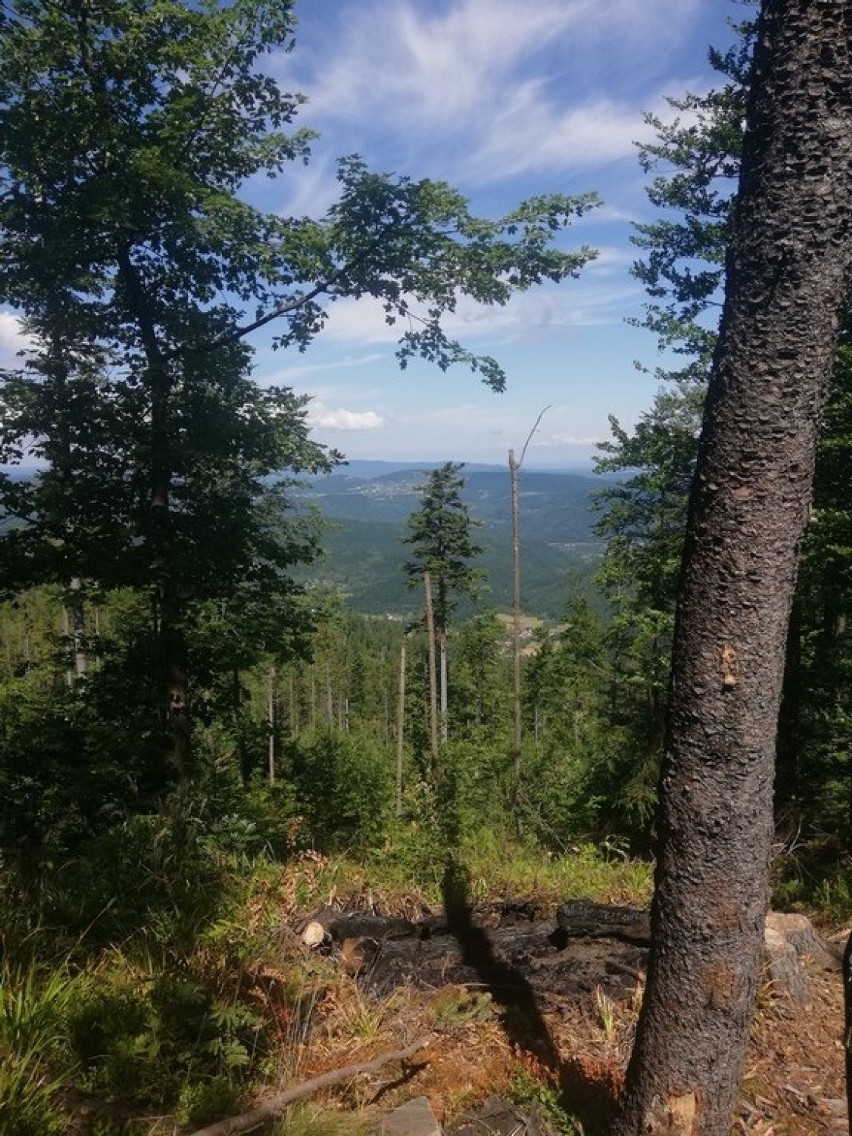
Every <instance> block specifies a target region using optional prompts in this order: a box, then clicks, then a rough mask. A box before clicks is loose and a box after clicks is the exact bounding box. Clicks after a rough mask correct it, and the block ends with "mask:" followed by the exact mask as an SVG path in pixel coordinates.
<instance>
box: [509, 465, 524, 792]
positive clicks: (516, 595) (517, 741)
mask: <svg viewBox="0 0 852 1136" xmlns="http://www.w3.org/2000/svg"><path fill="white" fill-rule="evenodd" d="M524 448H526V447H524ZM520 468H521V466H520V462H516V461H515V451H514V450H509V479H510V482H511V492H512V706H513V714H514V730H513V733H512V766H513V771H514V778H515V787H514V796H515V803H516V804H517V798H518V793H519V792H520V788H521V742H522V737H521V730H522V719H521V540H520V509H519V505H518V473H519V472H520Z"/></svg>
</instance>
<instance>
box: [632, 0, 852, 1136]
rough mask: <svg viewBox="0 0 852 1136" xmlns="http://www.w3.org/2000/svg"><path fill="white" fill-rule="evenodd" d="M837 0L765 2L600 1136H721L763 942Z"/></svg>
mask: <svg viewBox="0 0 852 1136" xmlns="http://www.w3.org/2000/svg"><path fill="white" fill-rule="evenodd" d="M850 30H852V2H850V0H845V2H842V3H841V2H833V3H815V2H813V0H785V2H783V3H782V2H781V0H765V3H764V5H763V10H762V13H761V19H760V28H759V32H758V46H757V49H756V57H755V74H754V77H753V81H752V90H751V96H750V102H749V112H748V118H747V130H746V136H745V145H744V153H743V162H742V175H741V182H740V192H739V197H738V200H737V206H736V210H735V220H734V230H733V235H732V242H731V246H730V251H729V256H728V265H727V294H726V299H725V307H724V312H723V317H722V326H721V334H720V340H719V345H718V348H717V352H716V357H715V359H714V365H713V373H712V378H711V383H710V389H709V393H708V402H707V408H706V412H705V420H704V427H703V431H702V438H701V445H700V451H699V460H698V469H697V473H696V478H695V482H694V485H693V492H692V499H691V502H690V517H689V528H688V534H687V542H686V549H685V553H684V566H683V573H682V578H681V587H680V595H679V603H678V617H677V625H676V630H675V642H674V653H673V665H672V685H671V699H670V709H669V718H668V729H667V738H666V747H665V755H664V761H663V769H662V777H661V805H660V820H659V834H660V835H659V841H660V843H659V849H658V860H657V865H658V866H657V878H656V893H655V897H654V904H653V909H652V934H653V948H652V953H651V960H650V967H649V973H648V985H647V991H646V995H645V1000H644V1004H643V1008H642V1013H641V1016H640V1021H639V1028H638V1034H637V1039H636V1045H635V1049H634V1053H633V1057H632V1059H631V1062H630V1067H629V1070H628V1076H627V1087H626V1092H625V1100H624V1107H623V1112H622V1115H621V1117H620V1120H619V1122H618V1124H617V1125H616V1127H615V1129H614V1131H615V1132H616V1133H617V1134H618V1136H627V1134H630V1136H639V1134H640V1133H642V1134H643V1136H647V1134H650V1136H656V1134H662V1133H667V1134H672V1133H674V1134H678V1136H693V1134H694V1136H698V1134H700V1136H725V1134H727V1133H728V1132H729V1131H730V1124H731V1113H732V1110H733V1106H734V1103H735V1100H736V1094H737V1088H738V1085H739V1081H740V1078H741V1075H742V1070H743V1064H744V1059H745V1052H746V1045H747V1042H748V1033H749V1024H750V1021H751V1016H752V1011H753V1005H754V998H755V992H756V987H757V980H758V973H759V966H760V960H761V953H762V946H763V928H764V915H765V909H766V899H767V875H768V874H767V861H768V854H769V846H770V838H771V832H772V774H773V761H774V751H775V733H776V726H777V720H778V709H779V703H780V698H781V687H782V677H783V670H784V648H785V644H786V639H787V624H788V618H789V613H790V605H791V601H792V594H793V587H794V583H795V576H796V567H797V557H798V547H799V542H800V540H801V537H802V534H803V532H804V528H805V524H806V522H807V517H808V510H809V500H810V492H811V482H812V475H813V465H814V453H815V444H816V433H817V422H818V418H819V414H820V409H821V406H822V403H823V399H824V394H825V389H826V385H827V380H828V376H829V374H830V371H831V366H832V358H833V353H834V347H835V342H836V336H837V331H838V324H839V318H840V312H841V307H842V304H843V301H844V298H845V297H846V294H847V285H848V281H849V272H850V261H852V257H850V203H849V187H850V185H852V69H850V62H849V47H850V44H849V36H850Z"/></svg>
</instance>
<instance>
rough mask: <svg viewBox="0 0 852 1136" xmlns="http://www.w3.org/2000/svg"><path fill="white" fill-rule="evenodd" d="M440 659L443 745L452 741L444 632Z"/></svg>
mask: <svg viewBox="0 0 852 1136" xmlns="http://www.w3.org/2000/svg"><path fill="white" fill-rule="evenodd" d="M438 658H439V667H440V675H441V717H440V721H441V745H444V746H445V745H446V744H447V742H448V741H449V740H450V723H449V718H448V716H447V715H448V711H449V699H448V695H447V632H446V630H442V631H441V633H440V635H439V636H438Z"/></svg>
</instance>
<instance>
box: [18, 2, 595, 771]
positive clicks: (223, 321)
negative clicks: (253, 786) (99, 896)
mask: <svg viewBox="0 0 852 1136" xmlns="http://www.w3.org/2000/svg"><path fill="white" fill-rule="evenodd" d="M292 32H293V15H292V4H291V3H289V2H287V0H284V2H282V3H280V4H276V5H274V6H273V7H270V6H269V5H268V4H266V3H264V2H262V0H236V2H234V3H230V4H218V3H215V2H211V3H209V4H207V3H205V4H202V5H187V4H182V3H177V2H175V0H134V2H132V3H122V4H114V3H111V2H108V0H58V2H54V0H50V2H49V3H48V2H46V0H10V2H9V3H8V4H6V5H4V7H3V9H2V13H0V108H2V125H0V237H2V242H3V249H4V253H3V258H2V263H0V301H2V302H3V303H5V304H9V305H12V306H13V307H15V308H16V309H17V310H18V311H20V312H21V313H22V314H23V315H25V316H26V318H27V322H28V326H29V329H30V331H31V333H32V334H33V335H34V336H35V337H36V340H37V343H38V344H39V349H38V352H37V354H36V356H35V358H34V359H33V360H32V366H31V367H30V368H29V369H28V370H26V371H24V372H23V373H8V374H6V375H5V376H4V377H3V385H2V396H0V397H2V403H3V411H4V413H3V416H2V419H3V433H2V439H0V462H2V463H8V462H15V461H18V462H25V461H27V460H28V459H30V458H32V457H36V458H38V459H39V460H40V461H44V462H47V463H48V466H47V471H46V472H45V473H44V474H43V475H42V476H41V477H40V478H39V479H38V480H37V481H36V482H33V483H31V484H30V485H29V486H26V487H23V488H22V486H21V483H20V482H13V480H12V479H10V478H3V479H0V509H2V511H3V512H6V513H10V514H13V515H14V516H15V517H16V518H17V522H18V527H17V529H15V531H14V535H13V536H12V537H11V538H10V539H8V540H4V541H3V544H2V557H3V560H4V565H3V574H4V575H5V576H6V579H7V581H8V583H9V586H12V585H13V584H14V583H15V582H16V581H19V580H21V579H27V580H29V581H32V580H36V579H40V580H59V581H60V582H62V583H63V584H68V583H69V582H70V580H72V579H81V580H83V581H84V583H86V584H90V583H94V584H96V585H98V586H101V587H113V586H116V585H117V584H133V585H134V586H136V587H141V588H143V589H144V590H145V591H146V592H147V594H148V595H149V597H150V600H151V603H152V608H153V620H152V626H153V628H154V631H155V634H154V644H153V651H152V660H153V675H154V677H155V680H156V681H155V685H156V686H157V691H158V698H157V701H158V704H159V712H160V717H161V721H162V725H163V730H164V734H165V736H166V738H167V744H168V748H169V750H170V757H171V760H172V762H173V764H174V765H176V766H177V767H179V768H180V769H181V771H182V772H184V773H186V772H187V771H188V769H189V764H190V762H189V738H190V734H191V710H192V707H191V703H190V699H191V695H192V681H191V673H190V670H189V669H188V668H191V665H192V659H191V643H190V639H191V626H192V623H193V608H194V606H197V605H203V604H204V603H207V602H220V603H221V602H222V601H223V600H225V601H227V603H228V604H230V603H231V602H232V600H233V598H234V597H233V589H234V587H235V582H236V581H243V580H248V581H249V582H250V584H251V589H253V594H256V593H257V592H258V591H259V590H263V588H264V587H266V591H267V592H269V591H270V588H271V586H272V585H275V586H277V585H278V583H282V581H283V579H284V576H283V574H284V572H285V569H286V565H287V563H292V560H293V559H294V557H295V558H296V559H298V558H299V557H300V556H301V555H302V554H305V555H310V553H311V547H312V546H311V543H310V540H309V539H308V538H307V537H306V536H305V534H304V533H303V532H300V531H299V530H298V528H295V529H292V530H289V531H290V532H293V533H294V534H295V536H294V539H293V540H292V541H291V540H290V539H289V537H288V536H286V534H285V539H284V540H283V541H280V540H279V541H278V547H277V548H276V547H275V545H276V541H275V539H273V538H275V537H276V536H277V537H280V536H281V535H282V534H281V532H280V531H279V532H278V533H277V534H276V533H275V525H274V524H273V522H272V521H271V518H270V514H269V511H268V510H265V507H264V502H265V500H266V498H267V493H266V489H267V486H268V476H269V475H270V474H271V473H273V472H274V471H279V470H282V469H284V470H296V471H298V470H300V469H306V470H317V469H319V468H323V467H327V466H328V464H329V461H330V460H332V455H327V454H325V453H324V452H323V451H322V449H321V448H320V447H318V446H316V445H315V444H313V443H311V442H310V441H309V440H308V438H307V435H306V432H305V424H304V407H303V405H302V403H301V401H300V400H299V399H297V398H296V397H295V396H294V395H293V394H292V392H290V391H286V390H283V391H278V390H273V391H268V392H266V391H263V392H261V391H259V390H258V389H257V387H256V386H254V384H253V383H252V382H251V380H250V377H249V368H250V351H249V350H248V348H246V347H245V346H244V345H243V340H244V337H245V336H247V335H249V334H250V333H251V332H253V331H255V330H257V329H259V328H260V327H262V326H264V325H266V324H268V323H270V322H272V321H277V324H276V326H277V332H276V336H275V345H276V346H279V347H297V348H304V347H305V346H306V345H307V344H308V343H309V342H310V341H311V340H312V338H313V337H314V336H315V335H316V334H317V333H318V332H319V331H320V330H321V328H322V326H323V323H324V320H325V318H326V314H327V311H328V307H329V305H330V304H331V303H333V302H334V301H335V300H336V299H338V298H340V297H344V296H345V297H361V296H372V297H376V298H378V299H379V300H380V301H381V302H382V303H383V304H384V305H385V309H386V312H387V318H388V320H389V321H390V322H391V323H393V322H395V321H396V320H401V321H402V326H403V328H404V330H403V331H402V334H401V337H400V347H399V355H400V361H401V364H402V365H403V366H404V365H405V363H406V362H407V361H408V359H409V358H410V357H411V356H413V355H414V354H419V355H422V356H424V357H425V358H427V359H429V360H431V361H433V362H434V363H435V364H437V365H438V366H440V367H443V368H447V367H449V366H450V365H452V364H455V363H461V364H464V365H467V366H469V367H472V368H473V369H474V370H477V371H479V372H480V373H481V375H482V377H483V379H484V380H485V381H486V382H487V383H489V384H490V385H491V386H493V387H494V388H495V389H500V388H501V387H502V385H503V381H504V377H503V373H502V371H501V370H500V368H499V366H498V365H497V363H496V362H495V361H494V360H493V359H491V358H490V357H480V356H476V355H473V354H471V353H470V352H469V351H467V350H466V349H465V348H464V346H463V345H462V344H460V343H458V342H457V341H455V340H454V339H452V338H451V337H450V336H448V335H447V334H446V332H445V329H444V316H445V315H446V314H447V313H448V312H451V311H452V310H453V309H454V307H455V305H456V303H457V301H458V298H459V296H460V295H462V294H464V295H468V296H470V297H472V298H473V299H475V300H477V301H480V302H483V303H503V302H505V301H506V300H507V299H508V298H509V297H510V296H511V295H512V293H513V292H514V291H516V290H517V289H524V288H527V287H529V286H531V285H533V284H535V283H537V282H540V281H542V280H545V279H550V280H559V279H563V278H565V277H566V276H571V275H573V274H575V273H576V272H577V271H578V270H579V269H580V268H581V266H582V265H583V264H584V263H585V261H586V260H587V259H588V258H589V257H590V256H591V255H592V254H591V252H590V250H585V249H580V250H578V251H577V252H563V251H559V250H557V249H555V248H554V247H553V242H554V236H555V233H556V232H557V231H558V230H559V229H560V228H561V227H562V226H563V225H565V224H567V223H568V222H569V221H570V219H571V218H573V217H574V216H576V215H578V214H579V213H582V212H583V211H584V210H585V209H587V208H589V207H590V206H591V205H592V204H594V199H593V198H592V197H591V196H587V197H577V198H568V197H564V196H548V197H539V198H536V199H534V200H533V201H530V202H527V203H524V204H522V205H521V206H519V207H518V208H517V209H515V210H512V211H511V212H510V213H509V214H507V215H506V216H505V217H503V218H501V219H499V220H497V221H487V220H483V219H481V218H477V217H474V216H473V215H472V214H471V213H470V211H469V209H468V207H467V203H466V202H465V201H464V199H463V198H462V197H461V196H460V195H459V194H457V193H455V192H454V191H453V190H451V189H450V188H449V187H448V186H446V185H445V184H443V183H435V182H429V181H425V180H422V181H414V180H411V179H406V178H394V177H390V176H385V175H381V174H374V173H371V172H370V171H369V170H367V169H366V168H365V166H364V165H363V163H362V162H360V161H359V160H358V159H357V158H349V159H346V160H344V161H342V162H341V164H340V171H339V178H340V188H341V194H340V199H339V201H338V202H337V203H336V204H335V205H334V206H333V207H332V208H331V209H330V210H329V211H328V213H327V215H326V216H325V217H324V218H323V219H322V220H319V221H316V220H311V219H307V218H287V217H280V216H277V215H272V214H267V213H264V212H263V211H261V210H259V209H256V208H254V207H252V206H251V205H249V204H248V203H247V202H246V201H245V200H244V199H243V198H242V196H241V191H242V187H243V186H244V185H245V183H246V182H247V181H248V179H250V178H251V177H253V176H255V175H257V174H260V173H263V174H267V175H270V176H274V175H275V174H276V173H278V172H279V171H280V170H281V169H282V168H283V167H284V165H285V164H286V163H288V162H290V161H293V160H302V159H303V158H305V157H306V156H307V149H308V143H309V140H310V135H309V133H307V132H305V131H300V130H296V129H293V128H292V123H293V120H294V117H295V115H296V113H297V110H298V108H299V106H300V104H301V102H302V101H303V100H302V98H301V96H299V95H296V94H291V93H287V92H285V91H284V90H282V89H281V88H280V87H279V86H278V85H277V84H276V83H275V82H274V81H273V80H272V79H271V78H270V76H269V75H268V74H267V73H266V72H265V71H264V69H263V67H262V62H263V59H264V56H266V55H268V54H269V53H271V52H273V51H278V50H282V49H285V50H286V49H288V48H289V47H291V46H292ZM87 408H88V409H87ZM258 503H260V504H261V508H260V510H258V509H257V508H255V506H256V505H257V504H258ZM288 557H289V559H288ZM284 591H285V592H288V594H292V591H293V589H292V587H291V588H289V591H288V589H287V588H286V587H284Z"/></svg>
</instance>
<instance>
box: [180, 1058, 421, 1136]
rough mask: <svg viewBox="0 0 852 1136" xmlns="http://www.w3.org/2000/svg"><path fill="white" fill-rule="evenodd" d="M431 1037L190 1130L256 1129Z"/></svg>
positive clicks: (208, 1133)
mask: <svg viewBox="0 0 852 1136" xmlns="http://www.w3.org/2000/svg"><path fill="white" fill-rule="evenodd" d="M430 1041H431V1038H428V1037H426V1038H421V1039H420V1041H416V1042H414V1044H413V1045H409V1046H406V1048H405V1049H400V1050H397V1051H396V1052H394V1053H382V1054H380V1055H379V1056H378V1057H375V1058H374V1059H373V1060H372V1061H364V1062H362V1063H361V1064H360V1065H345V1066H343V1067H342V1068H340V1069H331V1070H330V1071H329V1072H328V1073H321V1074H320V1076H318V1077H311V1079H310V1080H308V1081H301V1082H300V1083H299V1084H298V1085H292V1086H291V1087H290V1088H289V1089H285V1090H284V1092H283V1093H276V1095H275V1096H274V1097H270V1098H269V1100H268V1101H266V1102H265V1103H264V1104H261V1105H258V1107H257V1108H253V1109H251V1111H250V1112H244V1113H242V1114H241V1115H240V1116H232V1117H229V1118H228V1119H227V1120H217V1121H216V1123H215V1124H209V1125H208V1126H207V1127H206V1128H199V1129H198V1130H197V1131H196V1132H193V1133H191V1136H237V1134H238V1133H241V1132H254V1131H255V1129H257V1128H260V1127H261V1126H262V1125H264V1124H268V1123H269V1121H270V1120H274V1119H275V1118H276V1117H277V1116H280V1115H281V1113H282V1112H283V1111H284V1110H285V1108H286V1107H287V1106H288V1105H290V1104H294V1103H295V1102H296V1101H300V1100H305V1098H306V1097H310V1096H313V1095H314V1093H318V1092H319V1091H320V1089H327V1088H330V1087H331V1086H332V1085H339V1084H340V1083H341V1081H348V1080H349V1078H350V1077H357V1076H359V1075H360V1074H362V1073H378V1071H379V1070H380V1069H382V1068H383V1067H384V1066H385V1065H389V1064H390V1063H391V1062H392V1061H407V1060H408V1059H409V1058H410V1057H413V1056H414V1054H415V1053H418V1052H419V1051H420V1050H421V1049H425V1048H426V1046H427V1045H428V1044H429V1042H430Z"/></svg>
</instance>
